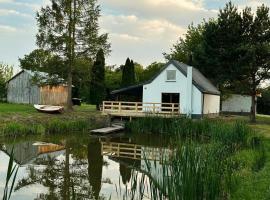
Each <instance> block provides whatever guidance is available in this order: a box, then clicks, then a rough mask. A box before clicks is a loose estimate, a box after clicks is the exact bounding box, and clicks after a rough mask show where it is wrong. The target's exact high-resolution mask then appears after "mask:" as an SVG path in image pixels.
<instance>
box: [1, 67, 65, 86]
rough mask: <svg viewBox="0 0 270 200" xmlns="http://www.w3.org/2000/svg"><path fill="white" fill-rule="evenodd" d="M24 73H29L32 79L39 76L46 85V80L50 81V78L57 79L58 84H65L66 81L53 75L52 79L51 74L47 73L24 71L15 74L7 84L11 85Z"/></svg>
mask: <svg viewBox="0 0 270 200" xmlns="http://www.w3.org/2000/svg"><path fill="white" fill-rule="evenodd" d="M24 72H26V73H28V74H29V75H30V76H32V77H34V76H35V75H38V76H39V77H40V78H41V79H43V80H41V83H46V81H44V80H46V79H49V78H54V79H57V82H59V83H63V82H64V79H63V78H60V77H59V76H58V75H53V76H52V77H50V76H49V74H48V73H46V72H39V71H31V70H26V69H22V70H21V71H20V72H18V73H17V74H15V75H14V76H13V77H12V78H10V79H9V80H8V81H7V82H6V83H9V82H10V81H11V80H13V79H15V78H16V77H17V76H19V75H20V74H22V73H24Z"/></svg>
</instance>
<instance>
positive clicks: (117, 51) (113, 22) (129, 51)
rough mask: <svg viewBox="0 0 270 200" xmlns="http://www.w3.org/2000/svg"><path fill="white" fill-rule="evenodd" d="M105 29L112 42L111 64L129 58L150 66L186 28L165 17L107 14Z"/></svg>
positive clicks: (101, 24) (103, 23)
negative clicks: (149, 17)
mask: <svg viewBox="0 0 270 200" xmlns="http://www.w3.org/2000/svg"><path fill="white" fill-rule="evenodd" d="M100 26H101V27H103V29H102V31H103V32H108V33H109V37H110V41H111V42H112V49H113V51H112V54H111V56H110V57H109V58H108V61H109V63H111V64H113V63H117V64H121V63H123V62H124V61H125V59H126V58H127V57H131V58H132V59H134V60H135V61H136V62H139V63H141V64H144V65H148V64H150V63H152V62H154V61H156V60H163V56H162V53H163V52H164V51H167V50H168V49H169V48H170V47H171V45H172V44H173V42H174V41H175V40H177V38H178V37H179V35H183V34H184V33H185V31H186V29H185V28H182V27H180V26H178V25H176V24H173V23H171V22H169V21H167V20H165V19H160V20H157V19H143V18H139V17H138V16H135V15H127V16H125V15H107V16H106V15H103V16H102V18H101V20H100Z"/></svg>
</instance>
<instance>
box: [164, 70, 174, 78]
mask: <svg viewBox="0 0 270 200" xmlns="http://www.w3.org/2000/svg"><path fill="white" fill-rule="evenodd" d="M166 80H167V81H176V70H167V79H166Z"/></svg>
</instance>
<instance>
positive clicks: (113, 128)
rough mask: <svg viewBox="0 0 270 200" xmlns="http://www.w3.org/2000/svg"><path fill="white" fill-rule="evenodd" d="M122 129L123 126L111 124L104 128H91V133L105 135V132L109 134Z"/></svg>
mask: <svg viewBox="0 0 270 200" xmlns="http://www.w3.org/2000/svg"><path fill="white" fill-rule="evenodd" d="M122 130H124V127H123V126H117V125H113V126H110V127H106V128H100V129H95V130H92V131H91V133H94V134H102V135H105V134H111V133H115V132H118V131H122Z"/></svg>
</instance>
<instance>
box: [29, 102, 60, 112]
mask: <svg viewBox="0 0 270 200" xmlns="http://www.w3.org/2000/svg"><path fill="white" fill-rule="evenodd" d="M34 107H35V109H37V110H38V111H39V112H44V113H61V112H62V111H63V110H64V107H63V106H50V105H37V104H35V105H34Z"/></svg>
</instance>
